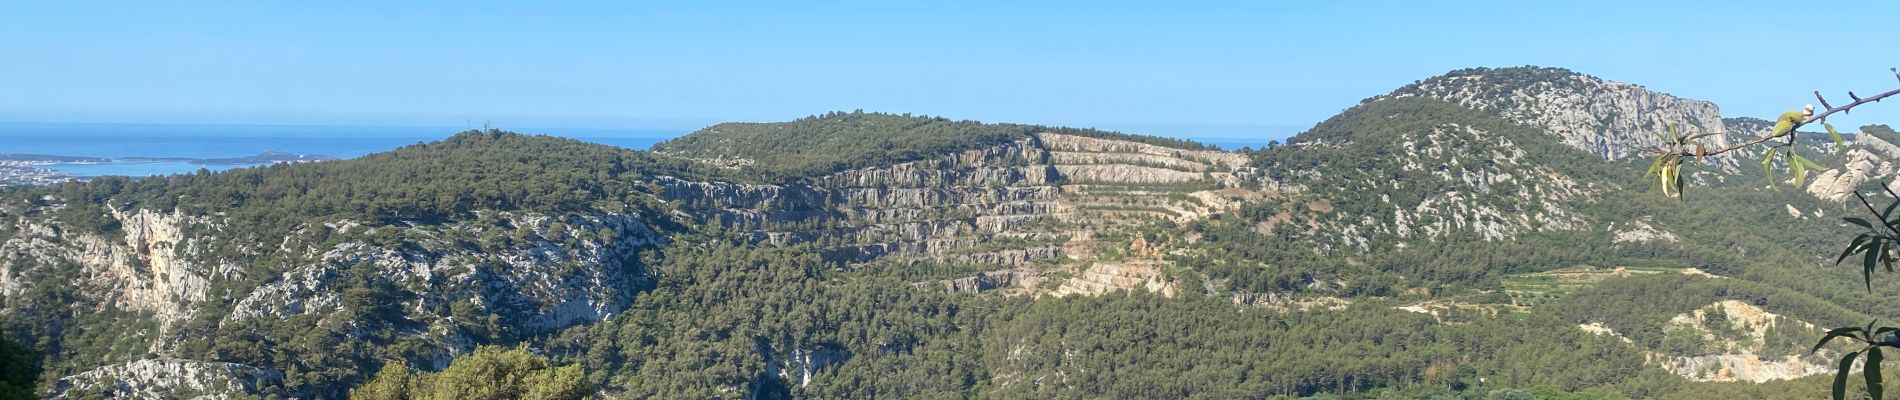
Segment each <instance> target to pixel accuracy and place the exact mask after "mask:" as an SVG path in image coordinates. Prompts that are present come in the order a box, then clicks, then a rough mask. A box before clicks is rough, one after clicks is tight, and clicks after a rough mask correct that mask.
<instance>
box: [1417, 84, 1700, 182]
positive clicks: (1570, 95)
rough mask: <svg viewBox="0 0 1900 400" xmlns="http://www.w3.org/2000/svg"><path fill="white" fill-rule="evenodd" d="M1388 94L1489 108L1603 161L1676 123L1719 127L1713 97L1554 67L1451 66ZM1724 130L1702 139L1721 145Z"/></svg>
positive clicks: (1631, 153)
mask: <svg viewBox="0 0 1900 400" xmlns="http://www.w3.org/2000/svg"><path fill="white" fill-rule="evenodd" d="M1388 96H1391V97H1410V96H1419V97H1428V98H1436V99H1441V100H1445V101H1449V102H1452V103H1457V104H1459V105H1463V106H1466V107H1470V108H1473V109H1477V110H1481V111H1487V112H1491V113H1494V114H1496V115H1498V116H1501V117H1503V118H1505V119H1507V120H1510V121H1512V122H1516V123H1518V124H1521V125H1526V126H1532V127H1539V128H1543V129H1544V130H1546V131H1548V132H1550V133H1551V134H1553V135H1556V136H1557V137H1558V139H1559V140H1561V141H1562V142H1563V143H1564V144H1567V145H1570V146H1572V147H1576V148H1579V149H1583V150H1585V151H1589V152H1591V153H1594V154H1596V155H1598V156H1601V157H1603V158H1604V159H1606V160H1622V159H1627V158H1631V157H1636V156H1639V155H1640V153H1641V151H1642V149H1645V148H1652V147H1657V146H1660V145H1661V144H1662V143H1661V139H1659V138H1658V135H1659V134H1663V135H1666V134H1667V133H1668V129H1669V127H1670V126H1672V125H1674V126H1679V129H1680V130H1681V131H1682V132H1683V134H1684V135H1693V134H1697V133H1721V132H1724V129H1725V126H1724V125H1723V122H1722V114H1721V112H1720V110H1719V109H1718V108H1717V107H1716V106H1715V104H1714V103H1710V102H1706V101H1701V100H1691V99H1684V98H1680V97H1676V96H1671V95H1669V94H1666V93H1660V92H1654V91H1650V90H1649V89H1646V88H1644V87H1642V86H1638V85H1635V84H1629V83H1623V82H1616V81H1608V80H1603V79H1601V78H1597V77H1594V76H1589V75H1584V74H1578V73H1575V72H1570V71H1568V70H1564V69H1560V68H1534V67H1522V68H1499V69H1489V68H1476V69H1467V70H1459V71H1453V72H1452V73H1450V74H1446V75H1443V76H1438V77H1434V78H1430V79H1426V80H1424V81H1421V82H1418V83H1415V84H1412V85H1408V86H1406V87H1404V88H1400V89H1399V90H1398V91H1395V92H1393V93H1392V94H1390V95H1388ZM1729 141H1730V138H1729V137H1728V136H1727V135H1716V136H1712V137H1709V138H1707V139H1705V140H1704V142H1705V143H1708V144H1709V145H1710V146H1727V145H1728V144H1729Z"/></svg>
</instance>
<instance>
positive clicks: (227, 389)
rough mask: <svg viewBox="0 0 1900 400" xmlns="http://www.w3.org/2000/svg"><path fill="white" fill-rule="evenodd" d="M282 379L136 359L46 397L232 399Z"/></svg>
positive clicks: (78, 378) (260, 372)
mask: <svg viewBox="0 0 1900 400" xmlns="http://www.w3.org/2000/svg"><path fill="white" fill-rule="evenodd" d="M282 380H283V374H281V373H278V372H276V371H271V370H267V369H263V368H257V367H252V366H248V365H243V364H233V363H220V362H202V361H190V360H174V359H152V360H138V361H132V362H127V363H123V364H115V365H108V366H104V367H99V368H97V369H93V370H91V371H86V372H82V373H79V374H76V375H73V376H68V377H65V378H60V380H59V382H57V383H54V384H53V389H52V391H50V392H48V393H47V394H46V398H49V399H72V398H90V397H93V396H104V397H111V398H127V399H154V400H156V399H182V398H194V399H233V398H244V396H245V395H248V394H250V393H255V392H257V390H258V389H260V388H263V387H265V386H269V385H275V384H277V383H278V382H279V381H282Z"/></svg>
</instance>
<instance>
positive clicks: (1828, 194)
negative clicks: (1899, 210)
mask: <svg viewBox="0 0 1900 400" xmlns="http://www.w3.org/2000/svg"><path fill="white" fill-rule="evenodd" d="M1842 159H1843V160H1845V161H1843V162H1842V163H1841V166H1840V167H1839V168H1834V169H1830V170H1827V171H1823V172H1821V173H1820V174H1819V175H1816V176H1815V177H1814V178H1813V179H1814V183H1811V184H1809V185H1808V187H1807V192H1808V194H1811V195H1814V197H1816V198H1820V199H1823V200H1832V201H1846V200H1847V199H1848V198H1849V197H1852V196H1853V193H1854V189H1855V188H1857V187H1860V185H1861V184H1862V183H1867V182H1869V181H1875V180H1882V179H1888V178H1891V177H1893V176H1894V173H1895V172H1896V169H1900V168H1896V167H1895V166H1894V160H1900V146H1895V145H1893V144H1892V143H1888V142H1887V141H1885V140H1881V139H1880V138H1878V137H1875V136H1874V135H1856V136H1855V137H1854V141H1853V144H1852V145H1851V147H1850V148H1849V149H1848V150H1847V152H1846V153H1845V154H1844V155H1843V157H1842Z"/></svg>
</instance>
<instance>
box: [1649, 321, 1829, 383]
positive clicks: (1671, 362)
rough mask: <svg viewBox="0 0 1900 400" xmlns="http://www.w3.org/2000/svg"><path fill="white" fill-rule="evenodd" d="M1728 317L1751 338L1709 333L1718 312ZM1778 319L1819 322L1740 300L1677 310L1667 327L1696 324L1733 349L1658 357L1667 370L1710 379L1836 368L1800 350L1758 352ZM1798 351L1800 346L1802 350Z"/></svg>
mask: <svg viewBox="0 0 1900 400" xmlns="http://www.w3.org/2000/svg"><path fill="white" fill-rule="evenodd" d="M1718 313H1719V315H1722V316H1724V317H1725V319H1724V320H1723V321H1719V324H1720V325H1724V326H1728V327H1732V329H1735V330H1739V331H1741V332H1742V333H1743V334H1744V335H1745V336H1746V338H1743V339H1742V340H1740V341H1735V340H1726V339H1721V338H1718V337H1716V336H1714V335H1713V334H1708V333H1707V332H1709V328H1707V326H1708V325H1709V324H1710V323H1711V322H1716V321H1710V319H1709V318H1710V317H1712V316H1714V315H1718ZM1777 324H1798V325H1799V326H1800V327H1801V328H1802V329H1807V330H1812V329H1814V325H1812V324H1808V323H1806V322H1801V321H1796V320H1794V319H1793V318H1787V317H1783V316H1781V315H1777V314H1774V313H1770V312H1768V311H1766V310H1763V309H1761V308H1760V307H1755V306H1754V305H1752V304H1748V303H1744V302H1741V301H1736V300H1723V301H1719V302H1716V303H1715V304H1710V305H1709V306H1707V307H1703V308H1700V309H1696V310H1694V311H1691V312H1689V313H1684V314H1679V315H1676V316H1675V317H1674V318H1671V319H1670V320H1669V322H1668V323H1667V324H1665V325H1664V330H1665V331H1669V330H1674V329H1691V330H1694V331H1696V332H1704V333H1705V334H1704V337H1705V339H1706V340H1709V341H1711V342H1714V343H1717V344H1719V345H1721V346H1722V347H1724V348H1728V349H1731V351H1732V352H1731V353H1727V354H1712V355H1702V356H1694V357H1658V358H1660V360H1658V361H1659V364H1661V366H1662V367H1663V369H1666V370H1669V371H1670V372H1674V373H1676V374H1677V375H1682V376H1683V377H1685V378H1689V379H1691V380H1697V381H1711V382H1731V381H1748V382H1757V383H1759V382H1766V381H1770V380H1785V379H1795V378H1801V377H1806V376H1811V375H1819V374H1825V373H1829V372H1832V371H1833V369H1832V368H1831V367H1828V366H1826V365H1822V364H1820V363H1816V362H1814V360H1812V359H1810V358H1808V357H1803V356H1801V355H1790V356H1786V357H1781V358H1764V357H1762V356H1760V355H1758V354H1757V352H1759V351H1761V350H1763V349H1761V348H1760V347H1761V346H1765V343H1768V341H1767V337H1768V335H1769V332H1770V329H1771V328H1774V327H1775V325H1777ZM1797 351H1798V350H1797Z"/></svg>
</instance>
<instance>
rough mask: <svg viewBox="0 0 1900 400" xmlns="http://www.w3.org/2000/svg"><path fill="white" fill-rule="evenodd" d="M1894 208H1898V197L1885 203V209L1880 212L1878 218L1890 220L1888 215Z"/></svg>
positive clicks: (1899, 205) (1891, 213)
mask: <svg viewBox="0 0 1900 400" xmlns="http://www.w3.org/2000/svg"><path fill="white" fill-rule="evenodd" d="M1894 208H1900V199H1895V200H1894V201H1893V202H1892V203H1887V210H1886V211H1881V212H1880V220H1881V221H1890V220H1891V218H1890V217H1892V216H1893V209H1894Z"/></svg>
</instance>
